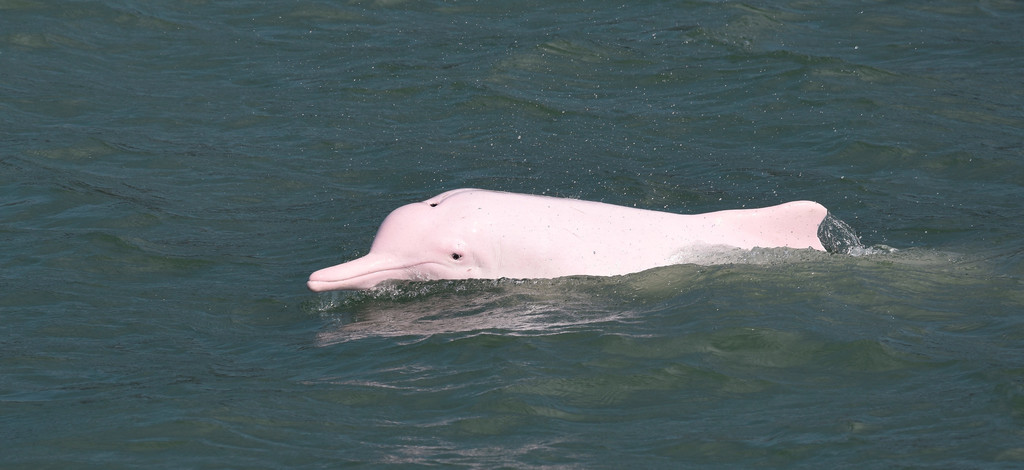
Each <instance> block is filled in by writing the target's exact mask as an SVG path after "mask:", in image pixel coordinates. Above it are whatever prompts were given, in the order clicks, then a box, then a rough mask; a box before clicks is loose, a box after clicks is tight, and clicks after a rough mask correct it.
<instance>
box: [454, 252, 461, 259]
mask: <svg viewBox="0 0 1024 470" xmlns="http://www.w3.org/2000/svg"><path fill="white" fill-rule="evenodd" d="M459 258H462V255H460V254H458V253H452V259H459Z"/></svg>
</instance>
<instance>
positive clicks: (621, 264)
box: [306, 189, 828, 291]
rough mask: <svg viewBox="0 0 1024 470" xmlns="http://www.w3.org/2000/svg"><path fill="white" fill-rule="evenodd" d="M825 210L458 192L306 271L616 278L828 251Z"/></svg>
mask: <svg viewBox="0 0 1024 470" xmlns="http://www.w3.org/2000/svg"><path fill="white" fill-rule="evenodd" d="M827 213H828V211H827V210H826V209H825V207H823V206H822V205H821V204H818V203H816V202H811V201H796V202H789V203H786V204H781V205H778V206H773V207H765V208H762V209H741V210H726V211H719V212H710V213H707V214H696V215H681V214H671V213H667V212H657V211H650V210H644V209H634V208H629V207H622V206H615V205H611V204H604V203H600V202H591V201H581V200H578V199H562V198H555V197H548V196H535V195H527V194H515V193H506V192H497V191H487V190H482V189H456V190H452V191H448V192H446V193H443V194H439V195H437V196H435V197H432V198H430V199H427V200H426V201H423V202H417V203H413V204H408V205H406V206H402V207H399V208H398V209H396V210H395V211H394V212H392V213H391V214H390V215H388V216H387V218H386V219H384V222H383V223H382V224H381V226H380V229H379V230H378V231H377V237H376V238H375V239H374V240H373V245H372V246H371V247H370V253H369V254H367V255H366V256H363V257H362V258H359V259H356V260H353V261H349V262H347V263H342V264H339V265H337V266H332V267H329V268H324V269H321V270H319V271H317V272H315V273H313V274H311V275H310V276H309V282H307V284H306V285H307V286H308V287H309V289H310V290H313V291H328V290H354V289H369V288H372V287H374V286H376V285H377V284H378V283H380V282H382V281H385V280H388V279H400V280H417V281H418V280H431V279H470V278H480V279H498V278H514V279H526V278H538V279H539V278H555V277H562V276H572V275H591V276H615V275H620V274H629V273H635V272H640V271H644V270H647V269H651V268H655V267H659V266H667V265H670V264H676V263H680V262H685V260H680V258H679V254H680V253H681V252H682V251H684V250H686V249H691V248H693V247H695V246H727V247H734V248H741V249H750V248H754V247H763V248H773V247H789V248H797V249H803V248H810V249H814V250H821V251H824V247H823V246H822V244H821V241H820V240H819V239H818V226H819V225H820V224H821V223H822V221H823V220H824V219H825V216H826V215H827Z"/></svg>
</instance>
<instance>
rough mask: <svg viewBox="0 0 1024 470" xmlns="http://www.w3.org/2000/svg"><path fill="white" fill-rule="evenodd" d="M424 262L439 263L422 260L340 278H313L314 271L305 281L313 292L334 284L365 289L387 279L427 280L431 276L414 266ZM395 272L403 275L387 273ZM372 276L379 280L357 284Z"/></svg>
mask: <svg viewBox="0 0 1024 470" xmlns="http://www.w3.org/2000/svg"><path fill="white" fill-rule="evenodd" d="M426 264H440V263H438V262H437V261H423V262H420V263H415V264H410V265H407V266H397V267H393V268H384V269H379V270H374V271H369V272H365V273H361V274H356V275H354V276H349V277H345V278H341V279H313V277H314V276H315V275H316V273H313V275H311V276H310V279H309V280H307V281H306V287H307V288H308V289H309V290H311V291H313V292H323V291H328V290H338V289H339V288H338V287H334V286H338V285H350V286H353V287H347V288H342V289H366V288H369V289H373V288H375V287H376V286H377V285H379V284H380V283H382V282H384V281H388V280H395V281H403V280H407V281H429V280H431V279H432V278H430V277H429V276H426V275H425V274H423V272H422V271H420V270H418V269H416V268H418V267H420V266H423V265H426ZM326 269H331V268H326ZM395 272H403V275H402V276H401V277H395V276H391V275H389V274H391V273H395ZM374 278H379V280H377V281H376V282H374V283H373V284H372V285H370V286H367V287H359V286H362V285H363V282H365V281H367V280H373V279H374Z"/></svg>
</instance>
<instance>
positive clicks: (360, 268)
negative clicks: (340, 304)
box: [306, 192, 491, 292]
mask: <svg viewBox="0 0 1024 470" xmlns="http://www.w3.org/2000/svg"><path fill="white" fill-rule="evenodd" d="M449 193H451V192H449ZM449 193H445V194H442V195H439V196H437V197H434V198H431V199H429V200H427V201H424V202H417V203H413V204H409V205H405V206H402V207H399V208H398V209H395V210H394V211H393V212H392V213H391V214H389V215H388V216H387V218H385V219H384V222H383V223H381V226H380V229H378V231H377V236H376V237H375V238H374V240H373V245H371V247H370V252H369V253H368V254H367V255H366V256H363V257H362V258H358V259H355V260H352V261H349V262H347V263H342V264H339V265H336V266H331V267H329V268H324V269H321V270H319V271H316V272H314V273H313V274H311V275H310V276H309V281H308V282H307V283H306V286H307V287H309V289H310V290H312V291H314V292H320V291H329V290H358V289H369V288H372V287H374V286H376V285H377V284H379V283H381V282H383V281H386V280H391V279H393V280H416V281H425V280H432V279H470V278H476V277H482V276H483V275H484V274H485V273H486V271H487V267H488V266H489V265H490V264H491V262H490V259H489V257H488V256H487V253H486V250H480V249H479V248H480V247H478V246H477V243H475V242H476V241H478V240H479V237H477V236H475V235H477V234H478V232H479V227H477V226H476V225H475V223H474V222H473V221H472V220H470V219H469V218H466V217H459V216H458V214H452V213H451V210H452V209H457V208H449V207H446V205H445V204H444V199H445V196H446V195H448V194H449ZM483 248H486V246H484V247H483Z"/></svg>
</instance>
